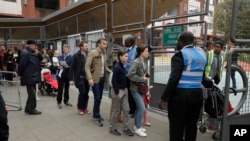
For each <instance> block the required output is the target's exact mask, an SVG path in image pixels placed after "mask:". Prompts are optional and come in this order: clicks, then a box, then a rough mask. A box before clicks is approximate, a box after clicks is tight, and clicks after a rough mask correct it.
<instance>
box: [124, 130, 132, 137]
mask: <svg viewBox="0 0 250 141" xmlns="http://www.w3.org/2000/svg"><path fill="white" fill-rule="evenodd" d="M123 133H124V134H125V135H128V136H134V133H133V132H132V131H131V130H130V129H129V128H127V129H124V130H123Z"/></svg>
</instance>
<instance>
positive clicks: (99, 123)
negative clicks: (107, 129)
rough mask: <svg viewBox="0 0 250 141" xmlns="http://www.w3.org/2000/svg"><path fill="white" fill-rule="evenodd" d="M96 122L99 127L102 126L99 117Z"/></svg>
mask: <svg viewBox="0 0 250 141" xmlns="http://www.w3.org/2000/svg"><path fill="white" fill-rule="evenodd" d="M96 124H97V125H98V126H99V127H102V126H103V123H102V120H101V119H100V118H98V119H97V121H96Z"/></svg>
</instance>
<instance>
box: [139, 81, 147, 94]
mask: <svg viewBox="0 0 250 141" xmlns="http://www.w3.org/2000/svg"><path fill="white" fill-rule="evenodd" d="M137 88H138V93H139V94H141V95H144V94H146V93H147V92H148V85H147V84H145V83H144V84H140V85H137Z"/></svg>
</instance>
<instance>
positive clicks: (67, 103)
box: [64, 102, 73, 107]
mask: <svg viewBox="0 0 250 141" xmlns="http://www.w3.org/2000/svg"><path fill="white" fill-rule="evenodd" d="M64 104H65V105H66V106H70V107H72V106H73V105H72V104H71V103H69V102H65V103H64Z"/></svg>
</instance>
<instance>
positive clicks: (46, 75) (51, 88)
mask: <svg viewBox="0 0 250 141" xmlns="http://www.w3.org/2000/svg"><path fill="white" fill-rule="evenodd" d="M41 78H42V83H41V85H40V88H39V89H40V91H41V94H42V95H43V94H44V92H47V94H48V95H50V96H56V92H57V90H58V83H57V80H55V79H54V78H53V77H52V75H51V72H50V70H49V65H48V63H43V64H42V71H41Z"/></svg>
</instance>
